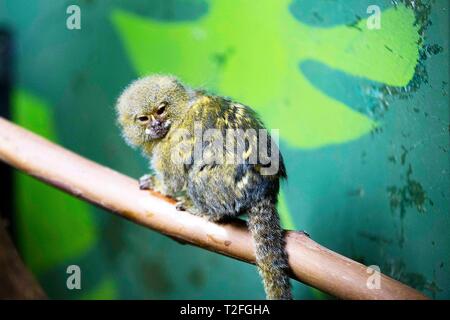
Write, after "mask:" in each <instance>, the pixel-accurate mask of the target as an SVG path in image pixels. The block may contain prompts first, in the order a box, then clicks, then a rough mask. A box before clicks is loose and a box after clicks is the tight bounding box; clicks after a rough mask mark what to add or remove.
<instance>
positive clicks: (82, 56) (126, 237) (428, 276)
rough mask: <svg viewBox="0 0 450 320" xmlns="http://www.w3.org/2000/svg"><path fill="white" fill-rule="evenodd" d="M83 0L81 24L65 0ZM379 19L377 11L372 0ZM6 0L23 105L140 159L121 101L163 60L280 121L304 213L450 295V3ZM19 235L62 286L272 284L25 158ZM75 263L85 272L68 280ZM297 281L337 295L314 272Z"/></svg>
mask: <svg viewBox="0 0 450 320" xmlns="http://www.w3.org/2000/svg"><path fill="white" fill-rule="evenodd" d="M74 3H75V4H78V5H79V6H80V8H81V26H82V29H81V30H68V29H67V28H66V19H67V17H68V15H67V14H66V8H67V7H68V5H70V4H74ZM371 4H376V5H379V6H380V8H381V9H382V15H381V29H380V30H369V29H368V28H367V26H366V19H367V18H368V16H369V15H368V14H367V13H366V9H367V7H368V6H369V5H371ZM415 4H416V5H415V6H414V7H413V6H411V5H410V4H409V1H403V2H402V1H400V3H399V4H398V5H393V4H392V2H391V1H381V0H375V1H374V0H370V1H366V0H351V1H349V0H336V1H325V0H320V1H319V0H283V1H280V0H276V1H275V0H259V1H256V0H253V1H250V0H242V1H237V0H236V1H230V0H215V1H206V0H204V1H200V0H198V1H195V0H170V1H167V0H166V1H164V0H153V1H137V0H135V1H100V0H89V1H88V0H85V1H50V0H47V1H25V0H21V1H17V0H1V1H0V24H1V25H3V26H7V27H9V28H10V30H11V31H12V32H13V35H14V37H15V38H14V39H15V41H16V43H15V46H16V50H15V52H16V57H15V66H14V70H15V85H14V94H13V120H14V121H16V122H17V123H19V124H21V125H23V126H25V127H27V128H29V129H31V130H33V131H35V132H37V133H39V134H41V135H44V136H46V137H48V138H49V139H51V140H53V141H56V142H57V143H59V144H62V145H63V146H65V147H67V148H69V149H71V150H73V151H75V152H77V153H80V154H81V155H83V156H86V157H88V158H90V159H93V160H95V161H97V162H99V163H102V164H104V165H107V166H110V167H112V168H114V169H116V170H119V171H121V172H124V173H126V174H129V175H131V176H134V177H138V176H140V175H141V174H142V173H144V172H145V171H146V163H145V161H144V160H143V159H142V158H141V156H140V155H139V154H138V152H135V151H133V150H131V149H130V148H129V147H127V146H126V145H125V143H124V142H123V141H122V139H121V138H120V135H119V130H118V128H117V127H116V125H115V120H114V110H113V107H114V102H115V99H116V97H117V96H118V95H119V93H120V92H121V90H122V89H123V88H124V86H125V85H126V84H127V83H129V82H130V81H131V80H132V79H134V78H136V77H138V76H140V75H145V74H148V73H152V72H168V73H173V74H176V75H178V76H179V77H180V78H181V79H182V80H184V81H185V82H187V83H189V84H191V85H193V86H200V87H204V88H206V89H208V90H210V91H213V92H216V93H219V94H223V95H226V96H231V97H233V98H234V99H237V100H239V101H241V102H243V103H245V104H248V105H251V106H252V107H254V108H255V109H256V110H257V111H258V112H259V113H260V115H261V117H262V119H263V120H264V122H265V123H266V124H267V125H268V126H269V127H270V128H278V129H280V136H281V149H282V152H283V154H284V156H285V159H286V163H287V169H288V174H289V181H288V183H286V184H285V185H284V186H283V191H282V195H281V202H280V213H281V216H282V221H283V224H284V226H285V227H286V228H290V229H304V230H307V231H308V232H309V233H310V234H311V235H312V238H313V239H314V240H316V241H318V242H319V243H321V244H323V245H325V246H327V247H329V248H331V249H333V250H335V251H337V252H339V253H342V254H344V255H346V256H349V257H351V258H353V259H356V260H358V261H361V262H363V263H365V264H368V265H370V264H375V265H379V266H380V268H381V270H382V272H384V273H386V274H388V275H390V276H392V277H394V278H396V279H399V280H400V281H403V282H405V283H407V284H409V285H411V286H414V287H416V288H417V289H419V290H421V291H423V292H424V293H425V294H427V295H429V296H430V297H433V298H441V299H442V298H450V236H449V230H450V217H449V196H450V195H449V190H450V188H449V169H450V168H449V96H448V94H449V75H448V70H449V53H448V48H449V45H448V41H449V16H448V12H449V5H448V1H445V0H436V1H434V2H433V1H431V2H430V3H429V2H426V1H415ZM15 191H16V192H15V194H16V198H15V203H16V206H17V209H18V210H17V218H16V226H17V232H18V237H19V239H18V240H19V244H20V249H21V252H22V254H23V256H24V258H25V260H26V262H27V264H28V265H29V266H30V267H31V269H32V270H33V271H34V272H35V273H36V274H37V275H38V277H39V279H40V280H41V282H42V283H43V286H44V288H45V290H46V291H47V292H48V294H49V295H50V297H52V298H69V299H76V298H84V299H95V298H105V299H116V298H160V299H175V298H179V299H183V298H210V299H219V298H239V299H240V298H263V297H264V294H263V290H262V286H261V284H260V281H259V278H258V276H257V273H256V270H255V268H254V267H253V266H250V265H246V264H243V263H241V262H238V261H234V260H232V259H229V258H226V257H222V256H219V255H217V254H213V253H210V252H206V251H203V250H201V249H197V248H194V247H191V246H182V245H179V244H178V243H176V242H174V241H172V240H170V239H168V238H166V237H164V236H162V235H159V234H157V233H155V232H152V231H149V230H145V229H144V228H142V227H139V226H136V225H133V224H132V223H130V222H127V221H124V220H123V219H120V218H116V217H114V216H112V215H110V214H108V213H104V212H103V211H102V210H101V209H98V208H96V207H93V206H91V205H89V204H86V203H84V202H81V201H79V200H76V199H73V198H71V197H70V196H67V195H65V194H63V193H61V192H59V191H56V190H54V189H53V188H51V187H48V186H45V185H44V184H42V183H40V182H37V181H35V180H33V179H31V178H29V177H27V176H24V175H22V174H20V173H17V174H16V190H15ZM70 264H78V265H80V267H81V270H82V290H80V291H69V290H68V289H66V287H65V283H66V277H67V275H66V273H65V270H66V268H67V266H68V265H70ZM294 295H295V297H296V298H302V299H304V298H316V299H324V298H327V296H326V295H324V294H322V293H320V292H319V291H317V290H313V289H311V288H309V287H307V286H304V285H302V284H300V283H297V282H296V283H295V284H294Z"/></svg>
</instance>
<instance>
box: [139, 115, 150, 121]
mask: <svg viewBox="0 0 450 320" xmlns="http://www.w3.org/2000/svg"><path fill="white" fill-rule="evenodd" d="M137 119H138V120H139V121H140V122H147V121H148V117H147V116H139V117H137Z"/></svg>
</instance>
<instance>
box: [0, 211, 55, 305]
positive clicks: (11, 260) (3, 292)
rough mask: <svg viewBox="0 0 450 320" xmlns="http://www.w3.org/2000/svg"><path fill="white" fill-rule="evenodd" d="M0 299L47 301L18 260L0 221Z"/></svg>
mask: <svg viewBox="0 0 450 320" xmlns="http://www.w3.org/2000/svg"><path fill="white" fill-rule="evenodd" d="M0 299H2V300H3V299H47V296H46V295H45V293H44V291H43V290H42V288H41V286H40V285H39V283H38V282H37V281H36V279H35V278H34V277H33V274H32V273H31V272H30V271H28V269H27V268H26V267H25V265H24V264H23V262H22V259H20V257H19V254H18V253H17V251H16V248H15V247H14V245H13V242H12V241H11V239H10V238H9V236H8V234H7V232H6V228H5V227H4V225H3V221H1V220H0Z"/></svg>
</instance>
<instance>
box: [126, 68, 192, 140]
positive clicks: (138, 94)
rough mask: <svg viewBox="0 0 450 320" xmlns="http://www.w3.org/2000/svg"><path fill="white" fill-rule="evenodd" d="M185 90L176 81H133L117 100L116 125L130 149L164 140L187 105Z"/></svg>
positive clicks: (161, 78)
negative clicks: (181, 109)
mask: <svg viewBox="0 0 450 320" xmlns="http://www.w3.org/2000/svg"><path fill="white" fill-rule="evenodd" d="M187 99H188V95H187V92H186V89H185V88H184V87H183V85H182V84H180V83H179V82H178V81H177V79H176V78H174V77H170V76H158V75H156V76H150V77H145V78H142V79H139V80H136V81H134V82H133V83H131V85H130V86H128V87H127V88H126V89H125V91H124V92H123V93H122V95H121V96H120V97H119V99H118V103H117V112H118V122H119V124H120V125H121V127H122V130H123V135H124V137H125V139H126V140H127V142H128V143H129V144H130V145H132V146H142V145H143V144H145V143H146V142H151V141H153V140H157V139H162V138H164V137H165V136H166V135H167V133H168V132H169V130H170V128H171V125H172V122H173V121H174V120H175V119H176V118H177V114H178V113H179V111H180V110H179V109H180V108H181V107H182V106H183V105H184V104H185V103H186V102H187Z"/></svg>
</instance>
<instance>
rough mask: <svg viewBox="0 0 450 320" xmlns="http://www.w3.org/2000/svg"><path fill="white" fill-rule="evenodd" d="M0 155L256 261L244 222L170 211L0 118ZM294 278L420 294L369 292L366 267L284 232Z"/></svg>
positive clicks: (363, 295) (354, 290)
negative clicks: (219, 221) (216, 220)
mask: <svg viewBox="0 0 450 320" xmlns="http://www.w3.org/2000/svg"><path fill="white" fill-rule="evenodd" d="M0 159H1V160H3V161H5V162H7V163H9V164H10V165H12V166H14V167H16V168H17V169H19V170H22V171H25V172H26V173H28V174H30V175H32V176H34V177H36V178H38V179H40V180H43V181H45V182H47V183H49V184H51V185H53V186H56V187H58V188H60V189H62V190H65V191H66V192H68V193H71V194H73V195H75V196H77V197H79V198H82V199H85V200H87V201H90V202H92V203H94V204H96V205H98V206H100V207H102V208H106V209H108V210H110V211H112V212H115V213H117V214H118V215H120V216H122V217H124V218H126V219H129V220H131V221H134V222H136V223H138V224H141V225H143V226H146V227H148V228H150V229H153V230H156V231H158V232H161V233H163V234H166V235H169V236H171V237H174V238H177V239H179V240H181V241H185V242H188V243H191V244H193V245H196V246H199V247H201V248H204V249H207V250H210V251H214V252H218V253H221V254H224V255H227V256H230V257H233V258H236V259H239V260H242V261H246V262H250V263H254V262H255V254H254V247H253V244H252V239H251V236H250V233H249V232H248V231H247V228H246V226H245V223H244V222H242V221H235V222H232V223H228V224H222V225H218V224H214V223H211V222H208V221H206V220H204V219H202V218H200V217H197V216H193V215H191V214H189V213H187V212H180V211H177V210H176V209H175V206H174V201H173V200H171V199H168V198H166V197H163V196H161V195H160V194H157V193H153V192H149V191H141V190H139V188H138V183H137V181H136V180H134V179H131V178H129V177H127V176H124V175H122V174H120V173H118V172H116V171H113V170H111V169H109V168H106V167H104V166H101V165H99V164H97V163H94V162H92V161H89V160H87V159H85V158H83V157H81V156H79V155H76V154H75V153H73V152H71V151H68V150H66V149H64V148H62V147H60V146H58V145H56V144H53V143H51V142H49V141H47V140H45V139H43V138H41V137H39V136H37V135H35V134H33V133H31V132H29V131H27V130H25V129H22V128H20V127H18V126H16V125H14V124H12V123H11V122H9V121H7V120H5V119H2V118H0ZM287 251H288V253H289V264H290V267H291V270H292V277H293V278H294V279H298V280H300V281H302V282H304V283H306V284H308V285H310V286H313V287H316V288H318V289H320V290H322V291H324V292H327V293H329V294H331V295H334V296H336V297H338V298H342V299H426V298H427V297H425V296H424V295H423V294H421V293H419V292H418V291H416V290H414V289H412V288H410V287H408V286H406V285H404V284H402V283H400V282H398V281H396V280H393V279H391V278H389V277H387V276H385V275H381V279H380V288H379V289H369V288H368V286H367V281H368V278H369V277H370V276H371V274H369V273H368V272H367V267H366V266H364V265H362V264H360V263H358V262H355V261H353V260H350V259H348V258H346V257H344V256H342V255H339V254H337V253H335V252H333V251H330V250H328V249H326V248H324V247H322V246H320V245H319V244H317V243H316V242H314V241H313V240H311V239H309V238H308V237H307V236H305V235H303V234H302V233H299V232H293V231H288V232H287Z"/></svg>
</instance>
